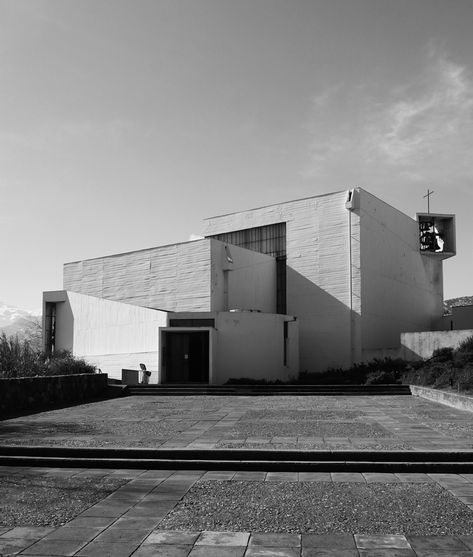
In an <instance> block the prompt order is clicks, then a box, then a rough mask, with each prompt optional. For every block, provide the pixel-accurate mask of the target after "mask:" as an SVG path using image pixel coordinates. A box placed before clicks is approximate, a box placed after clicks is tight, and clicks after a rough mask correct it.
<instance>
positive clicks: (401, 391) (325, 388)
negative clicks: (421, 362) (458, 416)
mask: <svg viewBox="0 0 473 557" xmlns="http://www.w3.org/2000/svg"><path fill="white" fill-rule="evenodd" d="M127 394H129V395H134V396H136V395H153V396H158V395H166V396H191V395H192V396H196V395H229V396H291V395H292V396H303V395H310V396H314V395H315V396H330V395H332V396H340V395H342V396H354V395H377V396H383V395H391V396H392V395H410V394H411V391H410V388H409V385H290V386H288V385H254V386H253V385H232V386H210V385H205V386H195V385H190V386H187V385H185V386H184V385H183V386H176V385H133V386H129V387H128V388H127Z"/></svg>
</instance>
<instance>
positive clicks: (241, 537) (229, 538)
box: [195, 530, 250, 547]
mask: <svg viewBox="0 0 473 557" xmlns="http://www.w3.org/2000/svg"><path fill="white" fill-rule="evenodd" d="M249 538H250V534H249V533H248V532H211V531H209V530H206V531H204V532H202V533H201V534H200V536H199V538H198V539H197V541H196V542H195V545H210V546H212V545H219V546H221V545H223V546H233V547H237V546H243V547H246V546H247V545H248V540H249Z"/></svg>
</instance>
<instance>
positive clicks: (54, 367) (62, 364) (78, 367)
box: [43, 350, 95, 375]
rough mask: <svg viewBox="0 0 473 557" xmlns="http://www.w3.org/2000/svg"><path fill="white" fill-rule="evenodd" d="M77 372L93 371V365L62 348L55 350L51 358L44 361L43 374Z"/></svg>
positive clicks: (69, 373)
mask: <svg viewBox="0 0 473 557" xmlns="http://www.w3.org/2000/svg"><path fill="white" fill-rule="evenodd" d="M77 373H95V367H94V366H93V365H90V364H88V363H87V362H86V361H85V360H83V359H82V358H76V357H74V356H73V355H72V354H71V353H70V352H68V351H67V350H64V351H62V352H56V353H55V354H54V356H53V357H52V358H50V359H49V360H47V361H46V366H45V370H44V374H43V375H73V374H77Z"/></svg>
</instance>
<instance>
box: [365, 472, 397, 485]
mask: <svg viewBox="0 0 473 557" xmlns="http://www.w3.org/2000/svg"><path fill="white" fill-rule="evenodd" d="M363 476H364V478H365V480H366V481H367V482H368V483H384V484H388V483H401V480H400V478H398V477H397V476H396V474H381V473H378V472H364V473H363Z"/></svg>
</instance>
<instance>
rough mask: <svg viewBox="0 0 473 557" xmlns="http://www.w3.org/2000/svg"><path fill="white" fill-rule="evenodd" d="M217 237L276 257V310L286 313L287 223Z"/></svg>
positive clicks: (235, 231) (214, 236) (257, 227)
mask: <svg viewBox="0 0 473 557" xmlns="http://www.w3.org/2000/svg"><path fill="white" fill-rule="evenodd" d="M208 238H215V240H220V241H221V242H226V243H228V244H232V245H234V246H239V247H241V248H246V249H249V250H252V251H257V252H259V253H264V254H266V255H271V256H272V257H275V258H276V311H277V312H278V313H283V314H285V313H286V223H285V222H278V223H276V224H268V225H266V226H256V227H255V228H246V229H244V230H234V231H233V232H224V233H222V234H214V235H213V236H208Z"/></svg>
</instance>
